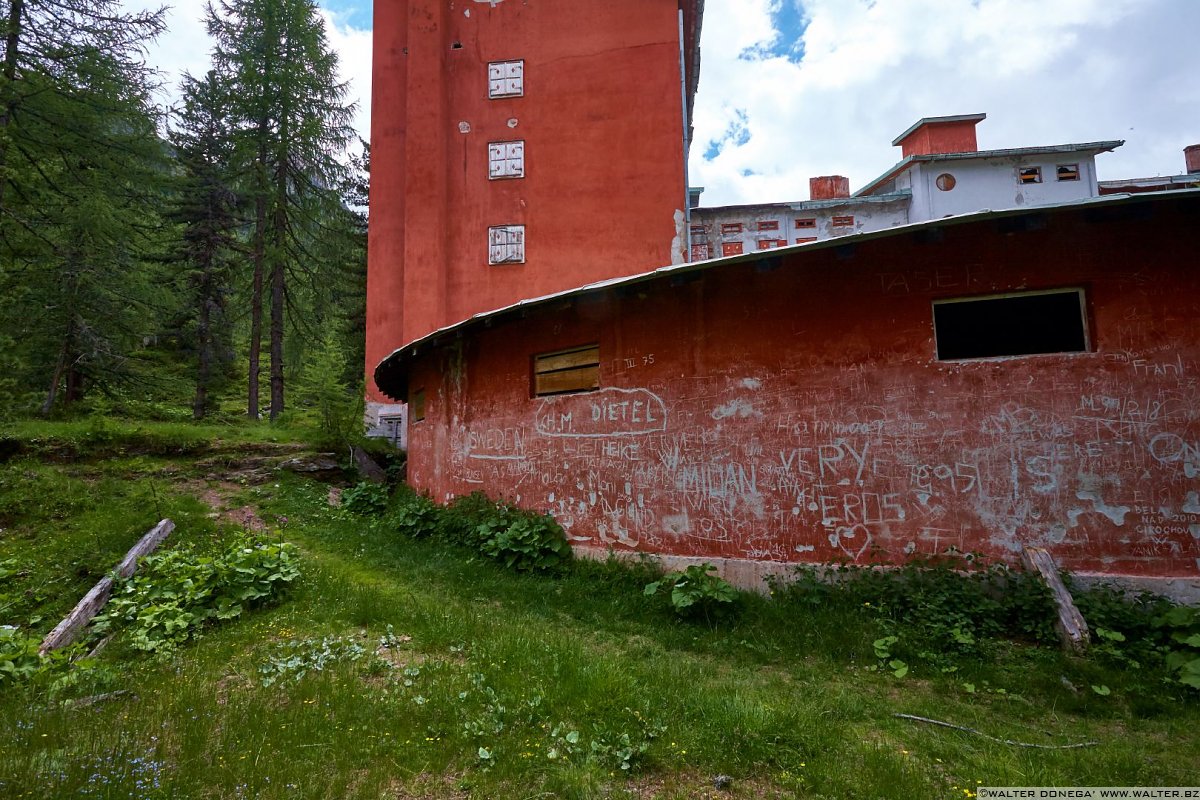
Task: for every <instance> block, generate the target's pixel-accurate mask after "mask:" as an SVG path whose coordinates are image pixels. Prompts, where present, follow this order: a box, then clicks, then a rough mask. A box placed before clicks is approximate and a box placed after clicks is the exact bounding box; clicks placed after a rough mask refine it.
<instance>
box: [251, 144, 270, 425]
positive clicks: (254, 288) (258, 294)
mask: <svg viewBox="0 0 1200 800" xmlns="http://www.w3.org/2000/svg"><path fill="white" fill-rule="evenodd" d="M265 157H266V156H265V154H264V153H263V152H262V151H261V149H260V151H259V159H260V162H259V164H260V166H259V170H260V175H261V169H262V167H261V163H262V162H261V159H264V158H265ZM265 183H266V182H265V181H262V180H260V181H259V185H258V190H259V191H258V196H257V197H255V198H254V253H253V261H254V279H253V282H252V285H251V290H250V386H249V396H248V398H247V401H246V415H247V416H248V417H250V419H258V374H259V372H260V367H259V357H260V356H261V355H262V294H263V269H264V267H265V266H266V264H265V262H266V258H267V251H266V234H267V230H266V228H267V197H266V191H265V189H266V187H265V186H264V184H265Z"/></svg>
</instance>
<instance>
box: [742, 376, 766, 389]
mask: <svg viewBox="0 0 1200 800" xmlns="http://www.w3.org/2000/svg"><path fill="white" fill-rule="evenodd" d="M742 386H743V387H744V388H746V389H750V390H752V391H758V390H759V389H761V388H762V381H760V380H759V379H758V378H743V379H742Z"/></svg>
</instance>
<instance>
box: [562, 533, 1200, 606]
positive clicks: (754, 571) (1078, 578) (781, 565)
mask: <svg viewBox="0 0 1200 800" xmlns="http://www.w3.org/2000/svg"><path fill="white" fill-rule="evenodd" d="M574 551H575V555H576V556H579V557H580V558H589V559H592V560H595V561H603V560H605V559H607V558H608V557H609V556H610V555H612V556H615V557H616V558H619V559H621V560H625V561H637V560H639V559H649V560H651V561H654V562H655V563H657V564H659V565H661V566H662V568H663V570H664V571H667V572H673V571H683V570H685V569H687V568H688V567H690V566H692V565H694V564H705V563H708V564H712V565H713V566H714V567H716V568H717V574H718V575H719V576H720V577H722V578H724V579H725V580H727V581H729V582H730V583H731V584H733V585H734V586H736V587H738V588H739V589H747V590H749V591H754V592H760V593H765V592H767V591H768V589H769V583H768V580H769V579H771V578H780V579H783V580H786V579H787V578H788V576H789V575H790V574H791V573H792V571H793V570H794V569H795V568H796V567H797V566H798V565H797V564H791V563H785V562H782V561H751V560H748V559H741V558H699V557H689V556H672V555H661V554H657V553H635V552H628V551H615V550H608V549H605V548H601V547H576V548H574ZM1071 578H1072V580H1073V581H1074V582H1075V583H1076V584H1077V585H1080V586H1095V585H1097V584H1108V585H1111V586H1117V587H1120V588H1122V589H1126V590H1129V591H1134V592H1139V591H1145V592H1152V593H1153V594H1157V595H1162V596H1163V597H1166V598H1167V599H1169V600H1172V601H1174V602H1176V603H1183V604H1185V605H1192V606H1194V605H1200V578H1195V577H1168V578H1148V577H1144V576H1139V575H1110V574H1105V573H1074V574H1072V575H1071Z"/></svg>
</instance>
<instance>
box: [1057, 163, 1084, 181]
mask: <svg viewBox="0 0 1200 800" xmlns="http://www.w3.org/2000/svg"><path fill="white" fill-rule="evenodd" d="M1054 174H1055V175H1056V176H1057V177H1058V179H1059V180H1060V181H1077V180H1079V165H1078V164H1059V165H1058V166H1057V167H1055V168H1054Z"/></svg>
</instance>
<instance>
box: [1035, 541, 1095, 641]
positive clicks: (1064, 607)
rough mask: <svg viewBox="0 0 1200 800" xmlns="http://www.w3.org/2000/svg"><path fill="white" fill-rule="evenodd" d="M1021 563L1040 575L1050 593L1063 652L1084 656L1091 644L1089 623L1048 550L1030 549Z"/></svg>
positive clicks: (1056, 628) (1055, 625)
mask: <svg viewBox="0 0 1200 800" xmlns="http://www.w3.org/2000/svg"><path fill="white" fill-rule="evenodd" d="M1021 562H1022V563H1024V565H1025V569H1027V570H1029V571H1031V572H1036V573H1037V574H1038V575H1039V576H1040V577H1041V579H1042V582H1043V583H1045V584H1046V586H1047V587H1048V588H1049V589H1050V594H1051V595H1052V596H1053V598H1054V605H1055V608H1057V609H1058V618H1057V619H1056V620H1055V621H1054V627H1055V630H1057V631H1058V640H1059V642H1061V643H1062V647H1063V650H1065V651H1067V652H1069V653H1083V651H1085V650H1087V646H1088V643H1089V642H1090V640H1091V636H1090V635H1089V633H1088V626H1087V622H1086V621H1085V620H1084V618H1083V614H1081V613H1080V612H1079V609H1078V608H1077V607H1076V606H1075V600H1074V598H1072V597H1071V593H1070V591H1068V590H1067V587H1066V586H1065V585H1064V584H1063V582H1062V578H1061V577H1059V574H1058V569H1057V568H1056V567H1055V566H1054V559H1053V558H1051V557H1050V554H1049V553H1048V552H1046V550H1045V549H1044V548H1041V547H1026V548H1025V549H1024V550H1023V551H1022V553H1021Z"/></svg>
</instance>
